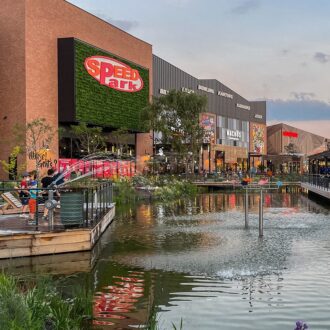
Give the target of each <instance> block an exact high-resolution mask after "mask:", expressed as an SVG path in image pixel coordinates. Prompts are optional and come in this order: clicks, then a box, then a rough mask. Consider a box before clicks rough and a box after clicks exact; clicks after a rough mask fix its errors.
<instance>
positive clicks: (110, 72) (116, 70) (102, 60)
mask: <svg viewBox="0 0 330 330" xmlns="http://www.w3.org/2000/svg"><path fill="white" fill-rule="evenodd" d="M84 65H85V69H86V70H87V72H88V73H89V74H90V75H91V76H92V77H93V78H94V79H95V80H97V81H98V82H99V83H100V84H101V85H105V86H108V87H110V88H113V89H116V90H118V91H121V92H130V93H134V92H138V91H140V90H141V89H142V88H143V80H142V78H141V77H140V74H139V71H138V70H135V69H132V68H131V67H130V66H128V65H127V64H124V63H122V62H119V61H118V60H115V59H113V58H110V57H105V56H91V57H88V58H86V59H85V63H84Z"/></svg>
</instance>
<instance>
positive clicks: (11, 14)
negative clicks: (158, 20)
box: [0, 0, 152, 176]
mask: <svg viewBox="0 0 330 330" xmlns="http://www.w3.org/2000/svg"><path fill="white" fill-rule="evenodd" d="M0 21H1V23H2V24H1V30H0V38H1V40H2V42H1V44H2V47H1V50H0V70H1V73H2V74H1V77H0V96H1V97H0V103H1V106H0V131H1V134H2V136H3V137H5V138H3V139H1V140H0V159H5V160H7V159H8V155H9V154H10V152H11V150H12V148H13V147H14V145H15V142H14V139H13V138H12V128H13V127H14V126H15V125H16V124H20V125H23V127H24V126H25V125H26V123H28V122H31V121H32V120H34V119H36V118H45V119H46V120H47V122H48V123H49V124H50V125H51V126H52V127H53V128H54V131H56V133H55V136H54V139H53V142H52V145H51V146H50V149H51V150H52V151H53V153H52V155H51V159H49V162H47V164H48V165H49V166H54V164H55V163H56V161H58V158H59V139H58V133H57V131H58V127H59V125H64V126H65V125H71V124H77V123H78V122H79V121H82V120H83V121H85V122H87V124H91V125H94V124H97V125H101V126H103V127H104V129H105V130H107V129H108V130H112V129H116V128H117V127H118V126H119V125H120V124H121V123H122V121H123V120H124V121H125V123H126V124H127V125H128V126H129V127H127V128H128V130H129V131H130V132H131V133H132V134H134V137H135V138H133V139H132V143H133V144H134V152H135V154H136V156H137V159H138V163H139V158H143V157H144V155H145V154H147V153H152V137H151V135H150V134H149V133H142V132H141V131H140V130H139V127H138V123H137V122H136V121H137V115H136V114H137V113H139V111H140V110H141V107H143V106H144V105H145V104H147V102H148V101H149V100H150V97H151V95H152V46H151V45H150V44H148V43H146V42H144V41H142V40H140V39H138V38H136V37H134V36H132V35H130V34H128V33H126V32H124V31H122V30H120V29H118V28H116V27H115V26H113V25H111V24H109V23H107V22H105V21H103V20H101V19H99V18H97V17H95V16H94V15H91V14H90V13H88V12H85V11H84V10H82V9H80V8H78V7H76V6H74V5H72V4H70V3H68V2H66V1H64V0H15V1H11V0H3V1H1V6H0ZM63 38H64V39H63ZM65 40H66V41H65ZM70 43H71V44H70ZM102 56H103V59H104V58H108V59H105V61H102ZM88 58H89V61H88V60H87V59H88ZM109 58H110V59H109ZM97 61H99V62H97ZM101 62H102V63H103V62H104V63H103V64H102V63H101ZM101 65H103V66H102V68H101ZM102 69H103V73H104V75H103V78H104V80H103V81H100V79H101V78H102V77H100V75H99V74H96V73H97V72H98V70H101V71H102ZM112 69H113V70H115V71H114V72H111V70H112ZM137 77H138V78H137ZM84 93H85V95H83V94H84ZM107 97H111V98H112V100H114V99H115V102H114V104H112V105H111V107H108V103H107V102H106V101H105V102H104V105H105V106H104V107H102V102H103V101H104V100H105V98H107ZM100 99H101V100H103V101H97V100H100ZM95 102H96V103H97V104H95ZM93 103H94V104H93ZM120 116H121V117H120ZM18 161H19V162H21V163H24V162H26V163H27V168H28V169H32V166H33V165H32V160H31V159H29V156H28V155H25V156H23V157H22V159H19V160H18ZM4 175H5V174H4V173H2V176H4Z"/></svg>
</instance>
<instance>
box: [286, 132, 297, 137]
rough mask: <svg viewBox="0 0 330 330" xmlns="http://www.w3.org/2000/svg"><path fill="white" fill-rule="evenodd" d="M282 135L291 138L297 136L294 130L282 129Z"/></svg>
mask: <svg viewBox="0 0 330 330" xmlns="http://www.w3.org/2000/svg"><path fill="white" fill-rule="evenodd" d="M283 136H288V137H292V138H297V137H298V133H296V132H289V131H284V132H283Z"/></svg>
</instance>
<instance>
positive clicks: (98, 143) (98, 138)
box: [71, 122, 105, 154]
mask: <svg viewBox="0 0 330 330" xmlns="http://www.w3.org/2000/svg"><path fill="white" fill-rule="evenodd" d="M71 130H72V133H73V135H74V137H75V138H76V139H77V140H78V144H79V147H80V149H81V150H84V152H86V153H87V154H92V153H95V152H98V151H101V150H102V149H103V148H104V147H105V138H104V136H103V135H102V128H101V127H88V126H87V124H86V123H84V122H80V123H79V125H71Z"/></svg>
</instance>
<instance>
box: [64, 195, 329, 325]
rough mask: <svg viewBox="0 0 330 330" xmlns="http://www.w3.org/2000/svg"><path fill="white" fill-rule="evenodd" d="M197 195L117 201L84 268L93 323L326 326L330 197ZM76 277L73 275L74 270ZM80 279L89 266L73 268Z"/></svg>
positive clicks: (82, 280)
mask: <svg viewBox="0 0 330 330" xmlns="http://www.w3.org/2000/svg"><path fill="white" fill-rule="evenodd" d="M243 197H244V195H243V194H240V193H216V194H203V195H200V196H197V197H196V198H195V199H193V200H189V201H177V202H175V203H172V204H170V205H165V204H161V203H153V204H152V203H141V204H138V205H135V206H131V207H130V206H126V207H124V208H122V209H120V208H118V209H117V218H116V220H115V222H114V223H113V224H112V225H111V226H110V227H109V229H108V230H107V231H106V233H105V235H104V236H103V237H102V239H101V241H100V242H99V245H98V246H97V248H98V249H99V250H100V251H101V252H100V253H99V254H98V259H97V261H96V262H95V266H94V267H93V269H92V270H91V271H90V273H89V274H88V277H89V283H92V286H93V288H94V291H95V297H94V306H95V315H96V316H97V323H99V324H100V326H99V327H98V328H100V329H101V328H102V329H133V328H136V327H137V326H139V325H140V324H143V323H144V322H145V321H146V320H147V318H148V316H149V314H150V312H151V309H153V310H154V311H157V318H158V319H159V324H160V329H172V322H173V323H174V324H175V325H176V326H178V325H179V324H180V321H181V320H182V321H183V330H186V329H188V330H193V329H199V330H204V329H205V330H213V329H224V330H236V329H240V330H241V329H244V330H265V329H267V330H268V329H269V330H284V329H294V327H295V322H296V321H297V320H300V319H303V320H305V321H306V322H307V324H308V325H309V327H310V329H315V330H316V329H327V330H329V329H330V276H329V274H330V262H329V261H330V205H329V203H325V204H324V203H323V204H322V203H320V202H319V201H315V200H310V199H308V198H307V197H306V196H305V195H301V194H299V193H291V194H289V193H271V194H268V193H266V194H265V195H264V203H265V209H264V237H263V238H259V237H258V200H259V196H258V195H257V194H251V195H250V196H249V204H250V217H249V223H250V226H249V229H244V207H243V205H244V204H243ZM70 280H72V278H71V279H70ZM75 281H81V282H80V283H81V285H82V286H83V285H85V282H86V274H84V273H83V272H81V273H80V274H78V275H77V277H75Z"/></svg>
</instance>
